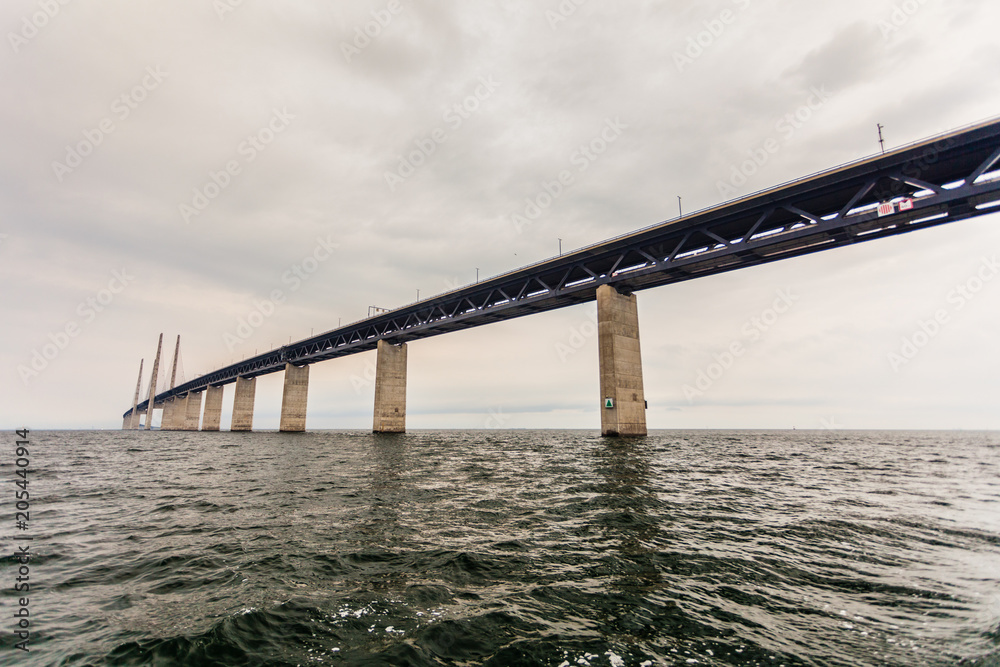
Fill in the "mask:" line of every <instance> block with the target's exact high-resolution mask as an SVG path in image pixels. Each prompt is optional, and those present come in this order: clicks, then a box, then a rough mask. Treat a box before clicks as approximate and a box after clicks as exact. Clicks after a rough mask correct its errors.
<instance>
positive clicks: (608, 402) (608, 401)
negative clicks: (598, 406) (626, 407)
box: [604, 398, 615, 410]
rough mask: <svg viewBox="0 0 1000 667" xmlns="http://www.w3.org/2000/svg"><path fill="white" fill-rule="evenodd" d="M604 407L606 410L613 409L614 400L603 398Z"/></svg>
mask: <svg viewBox="0 0 1000 667" xmlns="http://www.w3.org/2000/svg"><path fill="white" fill-rule="evenodd" d="M604 407H605V408H607V409H608V410H611V409H613V408H614V407H615V401H614V399H613V398H605V399H604Z"/></svg>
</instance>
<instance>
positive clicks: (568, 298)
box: [126, 121, 1000, 415]
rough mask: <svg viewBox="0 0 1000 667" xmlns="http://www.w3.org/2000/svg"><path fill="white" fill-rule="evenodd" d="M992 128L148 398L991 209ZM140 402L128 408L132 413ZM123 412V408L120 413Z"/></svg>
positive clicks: (997, 157)
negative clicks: (606, 290)
mask: <svg viewBox="0 0 1000 667" xmlns="http://www.w3.org/2000/svg"><path fill="white" fill-rule="evenodd" d="M998 161H1000V121H993V122H990V123H985V124H982V125H979V126H975V127H973V128H970V129H966V130H963V131H959V132H954V133H951V134H947V135H943V136H941V137H937V138H935V139H932V140H928V141H925V142H922V143H919V144H915V145H914V146H911V147H908V148H904V149H900V150H897V151H894V152H892V153H889V154H887V155H884V156H879V157H876V158H870V159H867V160H863V161H860V162H857V163H854V164H850V165H846V166H843V167H840V168H837V169H834V170H831V171H828V172H823V173H820V174H817V175H815V176H811V177H808V178H806V179H803V180H800V181H796V182H794V183H791V184H787V185H784V186H779V187H777V188H774V189H772V190H768V191H766V192H763V193H759V194H756V195H751V196H749V197H746V198H743V199H740V200H737V201H734V202H730V203H727V204H723V205H720V206H717V207H715V208H711V209H708V210H705V211H701V212H698V213H696V214H693V215H689V216H687V217H684V218H681V219H679V220H675V221H670V222H666V223H662V224H659V225H655V226H653V227H649V228H646V229H643V230H639V231H637V232H634V233H631V234H628V235H625V236H622V237H619V238H615V239H611V240H609V241H606V242H603V243H601V244H597V245H593V246H590V247H587V248H583V249H580V250H578V251H575V252H573V253H569V254H566V255H563V256H561V257H558V258H553V259H551V260H548V261H545V262H541V263H538V264H535V265H532V266H529V267H525V268H522V269H518V270H516V271H512V272H510V273H507V274H504V275H501V276H497V277H495V278H491V279H489V280H486V281H483V282H480V283H478V284H475V285H470V286H467V287H464V288H461V289H458V290H454V291H452V292H449V293H446V294H442V295H438V296H435V297H432V298H430V299H426V300H424V301H420V302H418V303H415V304H412V305H410V306H406V307H404V308H399V309H397V310H394V311H391V312H388V313H384V314H381V315H378V316H376V317H372V318H369V319H366V320H363V321H361V322H357V323H353V324H350V325H348V326H345V327H341V328H339V329H336V330H333V331H329V332H326V333H323V334H320V335H318V336H313V337H311V338H308V339H306V340H302V341H299V342H296V343H292V344H290V345H287V346H284V347H282V348H280V349H276V350H273V351H271V352H268V353H266V354H262V355H259V356H257V357H254V358H252V359H247V360H245V361H243V362H240V363H237V364H233V365H231V366H228V367H226V368H223V369H220V370H218V371H215V372H213V373H209V374H207V375H205V376H202V377H200V378H197V379H195V380H192V381H190V382H187V383H185V384H183V385H181V386H179V387H177V388H175V389H173V390H171V391H168V392H165V393H163V394H161V395H158V396H157V397H156V402H157V403H160V402H161V401H163V400H164V399H167V398H171V397H173V396H181V395H185V394H187V393H189V392H193V391H199V390H203V389H205V388H207V387H209V386H213V385H215V386H219V385H225V384H228V383H231V382H235V381H236V380H237V378H244V379H249V378H254V377H257V376H260V375H265V374H268V373H275V372H278V371H282V370H285V368H286V366H287V365H288V364H292V365H293V366H306V365H309V364H313V363H316V362H319V361H325V360H329V359H335V358H337V357H342V356H347V355H351V354H357V353H359V352H365V351H368V350H372V349H375V347H376V346H377V345H378V344H379V341H387V342H391V343H392V344H394V345H402V344H405V343H407V342H410V341H414V340H419V339H421V338H427V337H430V336H436V335H440V334H444V333H449V332H452V331H457V330H461V329H468V328H471V327H475V326H482V325H485V324H490V323H492V322H497V321H500V320H505V319H512V318H515V317H523V316H525V315H531V314H535V313H539V312H544V311H548V310H554V309H557V308H564V307H567V306H572V305H575V304H579V303H585V302H588V301H594V300H595V299H596V298H597V293H598V289H599V288H601V287H602V286H605V285H610V286H612V287H614V288H615V290H616V291H618V292H621V293H625V294H628V293H631V292H633V291H638V290H643V289H649V288H653V287H659V286H662V285H669V284H672V283H676V282H681V281H685V280H692V279H695V278H700V277H702V276H708V275H713V274H717V273H723V272H726V271H733V270H736V269H740V268H745V267H749V266H756V265H759V264H764V263H767V262H773V261H777V260H780V259H786V258H791V257H798V256H802V255H806V254H809V253H814V252H819V251H823V250H829V249H832V248H837V247H842V246H847V245H852V244H855V243H860V242H864V241H871V240H874V239H879V238H884V237H887V236H894V235H896V234H904V233H907V232H911V231H915V230H918V229H926V228H929V227H932V226H935V225H941V224H945V223H949V222H956V221H959V220H964V219H967V218H971V217H975V216H978V215H984V214H987V213H990V212H994V211H1000V208H998V204H1000V171H996V169H997V164H998ZM147 403H148V402H143V403H142V404H139V405H138V406H137V408H136V409H139V410H142V409H144V407H145V406H146V405H147ZM130 413H131V411H129V412H128V413H126V415H129V414H130Z"/></svg>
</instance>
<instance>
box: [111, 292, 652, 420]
mask: <svg viewBox="0 0 1000 667" xmlns="http://www.w3.org/2000/svg"><path fill="white" fill-rule="evenodd" d="M597 324H598V347H599V354H600V386H601V432H602V433H603V434H604V435H607V436H643V435H646V401H645V397H644V392H643V382H642V360H641V353H640V348H639V316H638V308H637V301H636V297H635V295H634V294H622V293H620V292H618V291H617V290H616V289H615V288H613V287H611V286H609V285H605V286H602V287H600V288H598V290H597ZM161 345H162V336H161ZM179 350H180V341H179V339H178V344H177V348H176V350H175V352H174V372H173V374H172V377H171V388H172V387H173V382H174V380H175V379H176V365H177V355H178V353H179ZM377 355H378V358H377V361H376V370H375V410H374V419H373V425H372V430H373V431H374V432H376V433H403V432H405V431H406V366H407V345H406V343H402V344H399V345H395V344H393V343H391V342H389V341H386V340H380V341H378V347H377ZM158 365H159V350H158V351H157V361H156V364H154V378H153V384H154V385H155V382H156V380H155V372H156V368H157V366H158ZM284 375H285V378H284V390H283V393H282V397H281V422H280V427H279V430H281V431H282V432H289V433H295V432H303V431H305V430H306V412H307V403H308V396H309V366H296V365H295V364H292V363H288V364H286V365H285V370H284ZM139 376H140V380H141V377H142V366H141V365H140V370H139ZM256 387H257V379H256V378H255V377H253V378H247V377H240V378H237V380H236V383H235V392H236V394H235V396H234V399H233V414H232V421H231V425H230V430H231V431H242V432H247V431H252V430H253V413H254V402H255V396H256ZM224 391H225V388H224V387H223V386H221V385H220V386H209V387H208V388H207V389H205V390H199V391H193V392H190V393H188V394H186V395H184V396H175V397H173V398H168V399H166V400H165V401H163V402H162V409H163V417H162V419H161V426H160V430H164V431H198V430H201V431H219V430H220V427H221V423H222V403H223V401H222V399H223V392H224ZM138 394H139V390H138V387H137V389H136V400H135V401H134V402H133V409H132V411H131V412H130V413H128V414H126V415H125V421H124V423H123V424H122V428H123V429H139V428H147V429H148V428H150V426H151V423H152V419H151V417H150V415H149V414H146V420H145V424H143V422H142V421H141V416H142V414H145V413H140V412H139V410H138V408H137V402H138ZM148 405H150V406H154V408H155V407H156V402H155V389H151V390H150V398H149V402H148Z"/></svg>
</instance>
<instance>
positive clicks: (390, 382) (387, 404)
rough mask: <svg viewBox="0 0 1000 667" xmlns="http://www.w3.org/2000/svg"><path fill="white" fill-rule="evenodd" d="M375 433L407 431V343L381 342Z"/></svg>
mask: <svg viewBox="0 0 1000 667" xmlns="http://www.w3.org/2000/svg"><path fill="white" fill-rule="evenodd" d="M372 430H373V431H374V432H375V433H405V432H406V343H403V344H402V345H393V344H392V343H389V342H387V341H384V340H380V341H379V342H378V359H377V361H376V364H375V421H374V426H373V427H372Z"/></svg>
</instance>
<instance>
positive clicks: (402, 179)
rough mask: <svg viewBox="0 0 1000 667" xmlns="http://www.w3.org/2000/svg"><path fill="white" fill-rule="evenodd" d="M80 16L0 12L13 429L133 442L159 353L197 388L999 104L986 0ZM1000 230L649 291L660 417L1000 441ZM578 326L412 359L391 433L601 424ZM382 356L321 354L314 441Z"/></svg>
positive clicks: (123, 9) (277, 6) (362, 415)
mask: <svg viewBox="0 0 1000 667" xmlns="http://www.w3.org/2000/svg"><path fill="white" fill-rule="evenodd" d="M63 3H64V4H60V3H58V2H56V0H48V1H47V2H46V1H43V0H35V1H28V0H4V2H3V5H2V9H0V27H2V30H3V32H4V33H5V37H4V40H3V41H4V43H3V45H2V46H0V88H2V90H3V95H4V100H3V104H2V105H0V114H2V118H0V133H2V139H3V142H2V148H3V150H2V151H0V276H2V283H3V290H2V292H0V305H2V314H3V319H4V321H3V326H2V328H0V343H2V344H0V372H2V375H3V380H2V382H0V388H2V399H3V400H2V401H0V417H2V424H3V426H4V427H5V428H10V427H14V426H22V425H27V426H29V427H33V428H77V427H79V428H117V427H120V425H121V414H122V412H124V411H125V410H127V409H128V408H129V407H131V401H132V394H133V391H134V388H135V380H136V374H137V372H138V366H139V360H140V359H141V358H145V360H146V370H145V375H146V377H147V378H148V375H149V370H150V366H151V364H152V360H153V359H152V357H153V356H154V353H155V348H156V340H157V336H158V335H159V334H160V333H161V332H163V333H164V334H165V336H164V339H165V345H164V347H165V348H172V345H173V340H174V337H175V336H176V335H178V334H180V335H181V336H182V359H183V365H184V374H185V378H186V379H191V378H193V377H195V376H196V375H199V374H201V373H204V372H209V371H211V370H214V369H216V368H218V367H220V366H222V365H224V364H228V363H230V362H231V361H233V360H236V359H239V358H242V357H244V356H248V355H253V354H254V353H255V352H260V351H263V350H265V349H267V348H269V347H271V346H275V345H280V344H283V343H287V342H288V340H289V338H292V339H300V338H303V337H305V336H308V335H310V333H311V332H312V331H314V330H315V332H317V333H318V332H320V331H324V330H328V329H331V328H335V327H336V326H337V324H338V322H339V321H343V322H344V323H347V322H350V321H353V320H357V319H361V318H363V317H365V316H366V315H367V312H368V307H369V306H372V305H375V306H379V307H385V308H391V307H396V306H401V305H404V304H406V303H408V302H411V301H413V300H414V299H415V298H416V295H417V290H418V289H419V290H420V295H421V297H427V296H430V295H433V294H437V293H440V292H443V291H446V290H448V289H450V288H452V287H455V286H460V285H464V284H467V283H470V282H472V281H474V280H475V277H476V269H477V268H478V269H479V275H480V276H481V277H488V276H491V275H494V274H498V273H501V272H504V271H507V270H509V269H512V268H516V267H518V266H522V265H525V264H529V263H531V262H534V261H537V260H540V259H544V258H546V257H549V256H552V255H555V254H556V253H557V252H558V243H559V241H558V239H562V247H563V250H564V251H565V250H571V249H573V248H576V247H579V246H583V245H586V244H589V243H593V242H596V241H600V240H602V239H604V238H608V237H611V236H615V235H618V234H621V233H624V232H628V231H630V230H633V229H636V228H639V227H643V226H646V225H650V224H653V223H657V222H659V221H662V220H665V219H669V218H672V217H674V216H675V215H676V214H677V208H678V202H677V196H678V195H680V196H682V197H683V206H684V209H685V211H694V210H696V209H701V208H705V207H708V206H712V205H715V204H717V203H720V202H721V201H723V200H725V199H727V198H731V197H733V196H739V195H744V194H749V193H751V192H753V191H756V190H759V189H762V188H765V187H768V186H771V185H775V184H778V183H781V182H784V181H787V180H792V179H795V178H798V177H801V176H804V175H806V174H809V173H812V172H815V171H819V170H822V169H826V168H829V167H832V166H835V165H837V164H840V163H843V162H846V161H849V160H853V159H856V158H859V157H862V156H865V155H869V154H872V153H874V152H876V151H877V150H878V144H877V132H876V124H877V123H881V124H883V125H884V126H885V138H886V141H887V145H888V146H889V147H894V146H900V145H903V144H905V143H908V142H911V141H915V140H919V139H922V138H924V137H926V136H929V135H932V134H935V133H939V132H942V131H946V130H949V129H952V128H955V127H958V126H962V125H965V124H968V123H971V122H974V121H979V120H982V119H985V118H989V117H992V116H994V115H996V114H998V113H1000V81H998V79H997V77H996V75H995V73H996V71H997V67H998V66H1000V43H998V42H997V40H996V26H997V25H1000V5H998V4H997V3H988V2H983V1H982V0H951V1H949V0H941V1H936V2H917V1H916V0H908V2H906V3H897V2H894V1H893V0H841V1H839V2H836V3H832V2H814V1H802V0H799V1H798V2H792V1H791V0H718V1H715V2H711V1H709V2H688V1H686V0H685V1H676V2H654V1H652V0H643V1H641V2H634V3H622V2H611V1H610V0H574V1H570V0H564V1H563V2H562V3H560V2H558V1H557V0H543V1H541V2H526V1H521V0H496V1H493V2H458V1H457V0H456V1H451V2H449V1H437V2H427V3H419V4H418V3H416V2H412V1H410V0H392V1H389V0H376V1H371V2H369V1H364V2H360V1H359V2H351V3H321V2H306V1H304V0H287V1H285V2H280V3H267V2H250V1H248V0H247V1H243V2H240V0H215V1H214V2H212V1H210V0H198V1H197V2H196V1H194V0H170V1H169V2H168V1H166V0H161V1H159V2H156V1H154V0H147V1H144V2H135V1H134V0H133V1H128V2H127V1H125V0H120V1H117V2H113V1H110V0H104V1H101V0H98V1H92V2H83V1H82V0H77V1H75V2H67V1H66V0H63ZM46 12H48V14H51V16H49V15H47V14H46ZM796 112H798V113H799V117H800V118H806V120H805V121H804V122H797V123H796V124H795V125H791V124H789V123H787V122H785V123H784V124H782V122H781V121H782V119H783V118H785V117H786V116H787V114H790V113H791V114H794V113H796ZM602 133H604V136H605V138H606V139H607V138H613V141H610V142H608V143H607V146H606V150H605V151H604V152H603V153H602V154H600V155H593V154H591V155H589V156H588V155H585V154H584V153H581V152H580V150H579V148H580V146H581V145H586V144H589V143H590V142H591V141H592V140H593V139H595V138H596V137H599V136H601V135H602ZM769 139H774V140H776V141H777V142H778V143H779V145H780V150H779V151H778V152H777V153H776V154H774V155H772V156H770V158H769V159H768V161H767V162H766V164H764V165H763V166H762V167H761V168H760V169H759V171H758V172H757V173H755V174H753V175H751V176H750V177H748V178H746V179H745V182H741V183H740V185H739V187H734V188H733V190H734V191H735V192H733V191H730V190H729V189H728V188H724V187H722V186H721V185H720V184H723V183H728V184H729V185H732V184H733V181H732V173H733V165H737V164H740V163H742V162H743V161H744V160H745V159H746V158H747V156H748V153H749V152H752V151H754V150H755V149H757V148H759V147H760V146H762V145H763V144H764V143H765V142H766V141H768V140H769ZM562 171H569V172H570V173H571V174H572V176H573V181H572V183H571V184H570V185H569V186H567V187H565V188H564V190H563V191H562V192H561V193H559V195H558V197H556V198H555V200H554V202H553V203H552V204H551V205H550V206H548V207H547V208H545V209H544V210H542V211H540V215H534V216H533V219H531V220H529V221H528V223H527V224H524V223H523V222H521V220H520V219H519V218H517V217H515V215H520V216H524V215H525V214H526V213H532V214H534V213H535V212H534V211H532V210H531V209H530V208H529V205H528V200H530V199H537V197H538V195H539V194H540V193H542V192H544V189H543V188H544V184H545V183H549V182H551V181H553V180H555V179H556V178H557V177H558V175H559V174H560V172H562ZM736 180H737V182H740V181H743V180H744V179H736ZM543 201H544V198H543ZM525 220H527V218H525ZM998 222H1000V219H998V218H997V216H985V217H981V218H977V219H975V220H971V221H965V222H959V223H956V224H954V225H945V226H942V227H938V228H933V229H929V230H926V231H919V232H916V233H913V234H909V235H905V236H900V237H895V238H890V239H886V240H880V241H874V242H872V243H866V244H861V245H859V246H855V247H852V248H845V249H839V250H834V251H829V252H824V253H820V254H818V255H813V256H809V257H805V258H799V259H793V260H787V261H782V262H778V263H775V264H770V265H768V266H764V267H758V268H752V269H746V270H741V271H737V272H734V273H730V274H725V275H719V276H714V277H709V278H704V279H700V280H696V281H691V282H687V283H683V284H680V285H675V286H668V287H662V288H657V289H654V290H649V291H644V292H640V293H639V297H638V298H639V321H640V327H641V344H642V358H643V369H644V374H645V387H646V396H647V399H648V400H649V413H648V420H649V426H650V427H651V428H689V427H694V428H791V427H793V426H795V427H798V428H943V429H950V428H968V429H987V428H990V429H996V428H1000V410H998V409H997V408H998V401H997V397H998V396H1000V355H998V354H997V353H996V343H997V334H998V332H1000V307H998V304H1000V279H995V280H994V279H993V277H994V274H995V271H996V269H995V268H994V265H992V264H989V263H988V262H989V260H990V259H991V258H994V257H996V256H997V254H1000V224H998ZM307 258H312V259H308V260H307ZM984 262H986V263H985V264H984ZM310 269H311V270H312V273H309V270H310ZM977 275H982V276H986V277H988V279H987V280H985V281H984V282H982V283H977V282H976V278H977ZM303 278H305V279H303ZM970 281H972V287H980V288H981V289H979V290H978V291H977V292H975V293H971V296H972V298H969V299H965V298H961V299H959V298H956V296H955V294H956V293H955V291H954V290H955V289H956V288H957V287H958V286H965V285H967V284H968V283H969V282H970ZM276 291H278V292H280V296H281V302H280V303H277V304H276V305H274V306H273V307H272V305H269V304H268V303H267V302H266V301H267V300H270V299H271V298H272V296H274V293H275V292H276ZM779 298H784V299H785V300H786V301H787V302H790V304H791V305H790V306H788V307H787V308H785V307H782V310H785V311H786V312H784V313H782V314H781V315H780V316H778V317H776V318H774V317H772V315H773V314H774V313H771V312H769V309H770V308H772V307H773V304H774V303H775V300H776V299H779ZM257 310H260V311H264V312H263V315H262V316H256V315H253V313H254V312H255V311H257ZM272 311H273V312H272ZM938 311H944V312H945V315H946V321H945V323H944V324H943V325H941V326H939V327H937V328H933V327H932V329H933V334H932V335H929V336H925V337H921V336H919V335H917V334H918V332H920V331H921V325H920V322H921V321H925V320H928V319H930V318H933V317H934V315H935V313H936V312H938ZM595 316H596V306H595V305H594V304H587V305H584V306H578V307H574V308H569V309H564V310H560V311H557V312H553V313H548V314H545V315H539V316H534V317H529V318H525V319H519V320H514V321H509V322H505V323H500V324H495V325H491V326H488V327H484V328H478V329H473V330H470V331H466V332H458V333H452V334H448V335H445V336H440V337H436V338H432V339H428V340H425V341H419V342H416V343H412V344H411V345H410V349H409V391H408V412H409V415H408V426H409V427H410V428H412V429H417V428H489V427H498V426H500V427H504V428H519V427H527V428H535V427H552V428H586V429H594V430H596V429H598V428H599V427H600V415H599V403H600V397H599V395H598V394H599V389H598V372H597V364H598V359H597V338H596V334H595V332H596V329H595V328H594V327H593V320H594V318H595ZM755 318H756V319H755ZM241 320H246V321H247V322H248V323H249V322H250V321H252V322H253V323H254V324H258V325H259V326H250V327H249V329H248V328H247V326H244V327H242V328H241V327H240V323H241ZM756 321H760V325H758V324H757V323H755V322H756ZM765 322H766V323H767V324H765ZM761 325H762V326H761ZM67 328H68V329H69V330H70V332H71V333H72V334H75V335H68V334H65V333H64V332H66V331H67ZM247 334H249V335H247ZM914 338H916V341H917V342H918V343H920V344H921V345H920V346H919V349H917V350H915V353H914V351H913V350H910V354H908V355H906V356H903V355H902V354H901V353H902V352H903V351H904V340H910V341H913V340H914ZM734 342H739V343H742V344H743V346H744V349H745V353H744V354H743V355H742V356H741V357H739V358H737V359H734V360H733V362H732V363H731V364H730V363H725V362H726V361H727V360H725V359H722V360H721V361H717V358H718V357H717V355H720V354H721V353H723V352H724V351H725V350H726V349H727V348H729V347H730V346H731V345H732V344H733V343H734ZM47 345H48V346H49V347H48V348H46V346H47ZM53 346H57V347H58V349H56V347H53ZM46 353H48V355H47V356H48V357H52V358H45V355H46ZM894 354H897V355H900V357H902V358H904V359H905V363H899V362H898V361H894V359H897V360H898V359H899V358H900V357H893V355H894ZM164 356H165V360H164V365H166V361H167V360H168V358H169V349H166V350H165V353H164ZM908 357H912V358H908ZM374 359H375V353H374V352H369V353H366V354H362V355H355V356H353V357H349V358H346V359H341V360H334V361H328V362H324V363H322V364H319V365H316V366H313V368H312V372H311V378H310V379H311V384H310V389H309V417H308V427H309V428H311V429H318V428H370V427H371V412H372V401H373V396H374V384H373V382H372V381H371V378H372V372H373V369H374ZM714 363H723V364H724V365H726V366H727V367H726V368H724V369H722V370H723V371H724V372H721V373H720V372H719V369H717V368H713V367H712V364H714ZM702 373H704V374H705V375H704V376H702V375H701V374H702ZM709 374H711V375H712V376H716V377H714V378H712V377H708V375H709ZM699 379H700V382H699ZM281 380H282V376H281V374H274V375H270V376H267V377H264V378H261V379H260V380H259V381H258V389H257V409H256V417H255V426H256V427H257V428H261V429H268V428H277V425H278V414H279V411H280V397H281ZM706 380H707V381H706ZM231 405H232V387H231V386H229V387H227V392H226V401H225V407H226V410H225V414H224V417H223V426H224V427H226V426H227V425H228V422H229V419H230V416H231V415H230V410H231Z"/></svg>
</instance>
